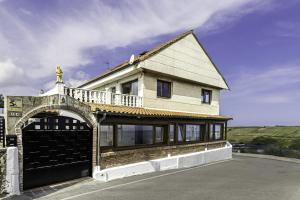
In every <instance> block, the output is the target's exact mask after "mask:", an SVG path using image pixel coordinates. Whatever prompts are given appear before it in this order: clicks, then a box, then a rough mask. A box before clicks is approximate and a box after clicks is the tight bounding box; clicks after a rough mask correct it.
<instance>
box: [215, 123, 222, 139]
mask: <svg viewBox="0 0 300 200" xmlns="http://www.w3.org/2000/svg"><path fill="white" fill-rule="evenodd" d="M215 139H216V140H220V139H221V125H220V124H216V125H215Z"/></svg>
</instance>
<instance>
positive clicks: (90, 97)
mask: <svg viewBox="0 0 300 200" xmlns="http://www.w3.org/2000/svg"><path fill="white" fill-rule="evenodd" d="M64 94H65V95H68V96H70V97H73V98H75V99H77V100H78V101H81V102H83V103H99V104H110V105H119V106H129V107H143V97H140V96H136V95H128V94H116V93H111V92H106V91H97V90H85V89H80V88H70V87H65V88H64Z"/></svg>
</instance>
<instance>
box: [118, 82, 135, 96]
mask: <svg viewBox="0 0 300 200" xmlns="http://www.w3.org/2000/svg"><path fill="white" fill-rule="evenodd" d="M134 82H137V94H130V93H129V94H128V93H124V89H123V86H124V85H125V84H131V88H130V89H131V92H132V83H134ZM121 93H122V94H125V95H135V96H137V95H138V93H139V79H138V78H136V79H134V80H131V81H127V82H124V83H121Z"/></svg>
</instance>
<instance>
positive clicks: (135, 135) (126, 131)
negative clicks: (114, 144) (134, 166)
mask: <svg viewBox="0 0 300 200" xmlns="http://www.w3.org/2000/svg"><path fill="white" fill-rule="evenodd" d="M117 135H118V146H134V145H140V144H153V126H147V125H118V134H117Z"/></svg>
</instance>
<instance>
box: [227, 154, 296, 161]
mask: <svg viewBox="0 0 300 200" xmlns="http://www.w3.org/2000/svg"><path fill="white" fill-rule="evenodd" d="M232 155H233V156H245V157H252V158H262V159H269V160H278V161H283V162H292V163H297V164H300V159H296V158H286V157H279V156H272V155H262V154H251V153H232Z"/></svg>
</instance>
